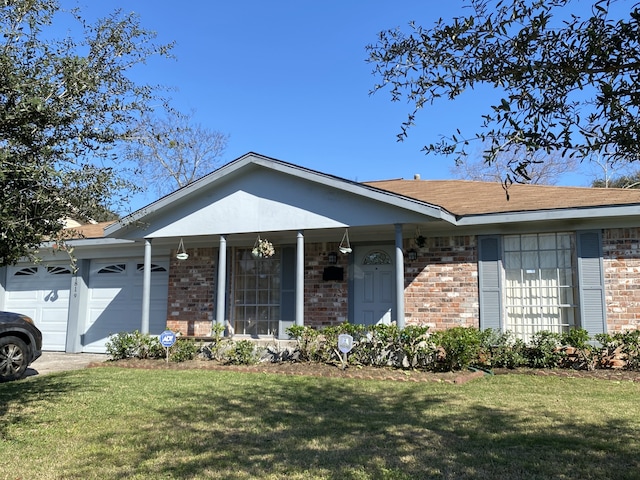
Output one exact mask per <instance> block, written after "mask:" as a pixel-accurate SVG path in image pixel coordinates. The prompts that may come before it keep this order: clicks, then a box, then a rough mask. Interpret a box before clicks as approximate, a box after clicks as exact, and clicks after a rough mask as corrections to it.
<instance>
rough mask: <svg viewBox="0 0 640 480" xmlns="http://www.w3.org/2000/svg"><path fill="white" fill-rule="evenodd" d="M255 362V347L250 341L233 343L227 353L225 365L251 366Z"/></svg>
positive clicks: (256, 358) (256, 359)
mask: <svg viewBox="0 0 640 480" xmlns="http://www.w3.org/2000/svg"><path fill="white" fill-rule="evenodd" d="M257 362H258V354H257V352H256V345H255V344H254V343H253V342H252V341H251V340H240V341H238V342H235V344H234V345H233V347H232V348H230V349H229V350H228V351H227V358H226V363H228V364H229V365H253V364H255V363H257Z"/></svg>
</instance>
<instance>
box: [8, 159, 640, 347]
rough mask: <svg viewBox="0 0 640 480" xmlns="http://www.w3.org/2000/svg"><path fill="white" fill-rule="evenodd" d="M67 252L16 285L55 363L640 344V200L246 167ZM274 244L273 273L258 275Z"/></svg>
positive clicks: (603, 192) (276, 164) (238, 165)
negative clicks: (314, 341) (293, 336)
mask: <svg viewBox="0 0 640 480" xmlns="http://www.w3.org/2000/svg"><path fill="white" fill-rule="evenodd" d="M78 230H80V231H82V233H83V238H80V239H78V240H74V241H72V242H71V244H72V245H73V246H74V247H75V248H74V255H75V257H76V258H77V266H78V269H77V270H74V269H72V268H71V267H70V265H69V260H68V258H67V257H66V256H65V254H64V252H60V251H57V252H56V251H55V250H54V249H52V248H51V245H49V246H43V249H42V250H41V252H40V254H41V255H43V256H44V259H43V261H42V262H41V263H37V264H34V263H29V262H27V261H24V262H21V263H19V264H17V265H14V266H9V267H4V268H2V269H0V309H3V310H14V311H19V312H22V313H25V314H27V315H30V316H32V317H33V318H34V319H35V321H36V323H37V325H38V326H39V327H40V328H41V330H42V331H43V332H44V349H45V350H58V351H67V352H104V351H105V342H106V341H107V340H108V337H109V335H111V334H114V333H117V332H121V331H133V330H140V331H142V332H149V333H152V334H159V333H160V332H162V331H163V330H165V329H167V328H169V329H172V330H174V331H179V332H180V333H181V334H183V335H191V336H206V335H209V334H210V332H211V328H212V323H213V322H217V323H219V324H224V325H225V326H226V327H227V332H228V333H229V334H232V335H234V336H235V337H236V338H243V337H246V338H270V339H277V338H287V335H286V333H285V330H286V329H287V327H289V326H291V325H294V324H298V325H310V326H315V327H321V326H325V325H332V324H339V323H342V322H345V321H349V322H354V323H361V324H375V323H380V322H383V323H389V322H397V324H398V325H400V326H406V325H410V324H420V325H428V326H430V327H431V328H432V329H445V328H449V327H452V326H457V325H464V326H475V327H479V328H482V329H485V328H489V327H491V328H496V329H500V330H503V331H504V330H510V331H512V332H514V333H515V334H516V335H518V336H519V337H521V338H523V339H525V340H526V339H529V338H530V337H531V335H532V334H533V333H534V332H536V331H538V330H551V331H564V330H566V329H568V328H571V327H582V328H585V329H587V330H588V331H589V332H590V333H591V334H595V333H599V332H615V331H623V330H631V329H638V327H639V325H640V321H639V320H638V316H639V315H640V290H639V286H640V275H639V274H640V191H639V190H619V189H592V188H574V187H555V186H538V185H513V186H511V187H510V188H509V189H508V192H505V191H504V189H503V188H502V186H501V185H500V184H499V183H483V182H472V181H456V180H443V181H428V180H427V181H423V180H420V179H419V178H416V179H411V180H402V179H399V180H386V181H376V182H365V183H360V182H355V181H350V180H346V179H344V178H339V177H336V176H333V175H328V174H324V173H321V172H318V171H313V170H310V169H307V168H302V167H299V166H296V165H294V164H291V163H286V162H283V161H280V160H276V159H272V158H268V157H265V156H262V155H258V154H254V153H248V154H246V155H244V156H242V157H240V158H238V159H236V160H234V161H232V162H230V163H229V164H227V165H225V166H223V167H221V168H220V169H218V170H216V171H214V172H212V173H210V174H209V175H207V176H205V177H203V178H201V179H200V180H198V181H196V182H194V183H192V184H190V185H188V186H186V187H183V188H181V189H179V190H177V191H175V192H173V193H171V194H170V195H167V196H165V197H163V198H161V199H159V200H157V201H156V202H154V203H152V204H150V205H148V206H146V207H144V208H142V209H140V210H138V211H136V212H134V213H132V214H131V215H129V216H127V217H125V218H123V219H122V220H120V221H118V222H116V223H113V224H110V225H107V226H105V225H101V224H99V225H91V226H85V227H78ZM259 240H262V241H264V240H267V241H268V242H269V244H270V245H269V246H271V245H272V246H273V255H272V256H270V257H268V258H266V257H263V258H255V257H254V256H253V255H252V250H253V248H254V247H255V246H256V245H258V241H259Z"/></svg>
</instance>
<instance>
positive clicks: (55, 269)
mask: <svg viewBox="0 0 640 480" xmlns="http://www.w3.org/2000/svg"><path fill="white" fill-rule="evenodd" d="M71 278H72V274H71V269H70V267H69V266H68V265H64V264H60V265H51V264H48V265H29V266H24V265H23V266H14V267H11V268H9V270H8V278H7V288H6V294H5V309H6V310H9V311H14V312H19V313H23V314H25V315H28V316H30V317H31V318H33V320H34V322H35V324H36V326H37V327H38V328H39V329H40V330H41V331H42V349H43V350H50V351H64V350H65V346H66V339H67V324H68V315H69V298H70V295H69V292H70V288H71Z"/></svg>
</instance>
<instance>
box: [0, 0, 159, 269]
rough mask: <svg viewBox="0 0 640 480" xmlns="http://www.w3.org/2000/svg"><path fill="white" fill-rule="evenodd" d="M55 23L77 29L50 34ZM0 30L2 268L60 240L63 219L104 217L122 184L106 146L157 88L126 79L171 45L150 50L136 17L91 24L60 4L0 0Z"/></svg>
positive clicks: (125, 128)
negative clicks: (59, 35)
mask: <svg viewBox="0 0 640 480" xmlns="http://www.w3.org/2000/svg"><path fill="white" fill-rule="evenodd" d="M61 18H62V20H60V19H61ZM58 21H65V22H71V23H68V24H65V25H72V26H73V29H75V30H77V31H78V32H80V33H79V34H78V35H74V36H73V37H72V36H71V34H69V36H67V37H64V38H53V36H54V34H53V33H52V32H53V25H54V23H55V22H58ZM73 29H72V28H71V26H70V27H69V31H75V30H73ZM0 30H1V33H2V36H1V37H0V38H1V39H0V185H1V189H0V265H7V264H12V263H15V261H17V260H18V259H19V258H20V257H22V256H25V255H27V254H28V253H29V252H30V251H31V250H32V249H35V248H37V246H38V245H39V244H40V243H41V242H42V241H43V240H46V239H48V238H56V237H57V236H59V235H60V233H61V232H62V228H63V223H62V219H64V218H65V217H67V216H72V217H76V218H79V219H87V218H89V217H96V216H98V217H99V216H100V215H102V214H106V213H107V212H106V209H105V205H108V204H109V200H110V199H111V196H112V195H113V192H114V190H119V189H120V187H121V186H122V185H123V183H122V180H121V179H120V178H119V177H118V175H117V174H116V170H115V169H114V168H112V166H113V164H112V163H110V161H111V160H112V148H113V147H114V145H116V144H117V142H118V141H119V140H121V139H123V138H126V136H127V134H128V130H129V129H130V125H131V124H133V121H134V120H135V119H136V118H137V117H139V116H140V114H141V113H142V112H145V111H147V110H148V109H149V107H148V106H149V105H150V101H151V100H152V99H153V97H154V95H155V93H156V92H157V90H156V89H155V88H154V87H152V86H148V85H139V84H137V83H135V82H134V81H133V80H131V79H130V78H129V76H127V74H128V72H129V71H130V70H131V68H132V67H133V66H135V65H138V64H141V63H144V62H145V61H146V60H147V59H148V58H149V57H150V56H153V55H167V54H168V52H169V50H170V48H171V46H170V45H169V46H167V45H156V44H155V43H154V42H153V40H154V37H155V35H154V34H153V33H152V32H149V31H146V30H144V29H142V28H141V26H140V24H139V20H138V18H137V17H136V16H135V15H124V14H122V12H118V11H117V12H114V13H113V14H112V15H110V16H108V17H106V18H103V19H100V20H98V21H97V22H96V23H95V24H93V25H89V24H87V23H86V22H84V21H83V19H82V17H81V16H80V13H79V12H78V11H76V10H74V11H70V12H64V11H63V10H62V9H61V6H60V4H59V3H58V1H57V0H9V1H4V2H0Z"/></svg>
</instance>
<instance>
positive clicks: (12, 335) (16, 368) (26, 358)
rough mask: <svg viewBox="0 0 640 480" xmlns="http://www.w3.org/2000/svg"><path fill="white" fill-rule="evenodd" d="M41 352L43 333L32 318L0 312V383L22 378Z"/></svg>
mask: <svg viewBox="0 0 640 480" xmlns="http://www.w3.org/2000/svg"><path fill="white" fill-rule="evenodd" d="M41 350H42V333H40V330H38V329H37V328H36V326H35V325H34V324H33V320H32V319H31V318H29V317H27V316H26V315H21V314H19V313H11V312H0V382H2V381H7V380H17V379H18V378H21V377H22V376H23V375H24V372H25V371H26V370H27V367H28V366H29V364H30V363H31V362H33V361H34V360H35V359H36V358H38V357H39V356H40V355H41V354H42V351H41Z"/></svg>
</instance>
